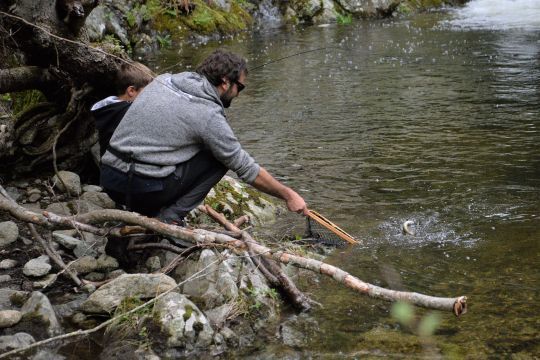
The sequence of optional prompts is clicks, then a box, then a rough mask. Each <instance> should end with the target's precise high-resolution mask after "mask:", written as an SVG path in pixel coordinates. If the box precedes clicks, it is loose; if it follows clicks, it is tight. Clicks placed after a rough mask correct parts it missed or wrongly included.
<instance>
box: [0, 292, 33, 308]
mask: <svg viewBox="0 0 540 360" xmlns="http://www.w3.org/2000/svg"><path fill="white" fill-rule="evenodd" d="M26 300H28V293H27V292H26V291H18V290H13V289H0V310H11V309H12V308H13V307H14V306H17V307H19V306H22V304H24V303H25V302H26Z"/></svg>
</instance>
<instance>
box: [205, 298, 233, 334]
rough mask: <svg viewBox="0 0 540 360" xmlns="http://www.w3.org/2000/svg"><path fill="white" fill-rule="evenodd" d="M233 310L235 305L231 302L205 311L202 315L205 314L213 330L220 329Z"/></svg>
mask: <svg viewBox="0 0 540 360" xmlns="http://www.w3.org/2000/svg"><path fill="white" fill-rule="evenodd" d="M234 310H235V305H234V304H233V303H232V302H231V303H226V304H223V305H221V306H218V307H216V308H213V309H210V310H206V311H205V312H204V313H205V314H206V317H207V318H208V321H210V325H211V326H212V327H213V328H214V329H221V328H222V327H223V326H224V325H225V322H226V321H227V319H228V318H229V317H230V315H231V314H232V313H233V312H234Z"/></svg>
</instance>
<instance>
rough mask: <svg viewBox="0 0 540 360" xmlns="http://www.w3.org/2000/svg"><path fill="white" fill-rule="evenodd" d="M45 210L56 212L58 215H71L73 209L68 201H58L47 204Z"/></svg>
mask: <svg viewBox="0 0 540 360" xmlns="http://www.w3.org/2000/svg"><path fill="white" fill-rule="evenodd" d="M45 211H48V212H51V213H54V214H56V215H64V216H70V215H71V210H70V207H69V204H68V203H67V202H57V203H52V204H49V206H47V208H46V209H45Z"/></svg>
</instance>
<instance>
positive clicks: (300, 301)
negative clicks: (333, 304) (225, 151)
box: [204, 205, 311, 311]
mask: <svg viewBox="0 0 540 360" xmlns="http://www.w3.org/2000/svg"><path fill="white" fill-rule="evenodd" d="M204 211H205V212H206V213H207V214H208V215H210V216H211V217H212V218H213V219H214V220H216V221H217V222H219V223H220V224H221V225H223V226H224V227H225V228H226V229H227V230H229V231H232V232H234V233H240V234H241V235H242V240H244V242H245V243H246V245H247V247H248V252H249V254H250V255H251V256H252V258H253V259H256V258H257V256H254V255H255V254H254V253H255V251H254V250H253V245H254V244H258V243H257V242H256V241H255V240H254V239H253V238H252V237H251V235H249V234H248V233H247V232H245V231H242V230H240V229H239V228H238V227H236V226H235V225H233V224H232V223H230V222H229V221H228V220H227V218H226V217H225V216H224V215H223V214H220V213H218V212H217V211H215V210H214V209H212V207H210V206H209V205H206V206H205V208H204ZM259 256H260V255H259ZM260 260H261V261H258V265H259V267H260V269H261V270H262V272H263V274H264V275H265V276H266V277H267V279H268V281H270V282H271V283H274V285H275V286H277V287H279V288H280V289H282V290H283V292H285V293H286V294H287V296H288V297H289V298H290V299H291V301H292V302H293V304H294V305H295V306H296V307H297V308H300V309H302V310H304V311H307V310H309V309H311V305H310V304H311V300H310V299H309V298H308V297H307V296H306V295H304V293H303V292H301V291H300V290H299V289H298V288H297V287H296V284H295V283H294V282H293V281H292V280H291V279H290V278H289V277H288V276H287V275H286V274H285V273H284V272H283V270H281V268H280V267H279V266H278V265H277V264H276V263H275V262H274V260H272V259H268V258H264V257H261V259H260ZM270 274H271V276H268V275H270Z"/></svg>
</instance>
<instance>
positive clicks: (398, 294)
mask: <svg viewBox="0 0 540 360" xmlns="http://www.w3.org/2000/svg"><path fill="white" fill-rule="evenodd" d="M6 204H8V206H7V208H6ZM21 208H22V207H21ZM22 209H24V208H22ZM0 210H7V211H9V212H10V214H11V215H12V216H14V217H16V218H18V219H19V220H23V221H28V220H27V219H29V220H30V221H28V222H34V221H35V222H36V223H39V224H40V225H41V224H44V226H46V227H49V228H50V227H53V226H52V223H50V222H48V221H47V219H46V218H45V217H44V216H43V215H40V214H36V213H34V212H31V211H29V210H26V209H24V210H21V209H18V208H14V206H13V204H11V203H10V202H9V200H7V199H6V198H4V197H0ZM17 215H19V216H20V217H19V216H17ZM70 218H71V219H72V220H74V221H76V222H77V223H83V224H98V223H104V222H108V221H121V222H124V223H127V224H131V225H139V226H142V227H145V228H147V229H149V230H152V231H154V232H156V233H160V234H162V235H166V236H172V237H175V238H180V239H182V240H185V241H188V242H191V243H193V244H200V245H208V244H212V243H217V244H222V245H226V246H229V247H230V248H232V249H235V250H236V251H240V252H242V251H246V250H248V249H247V245H246V243H245V242H244V241H242V240H238V239H235V238H233V237H231V236H228V235H225V234H218V233H215V232H211V231H207V230H202V229H194V230H190V229H185V228H182V227H179V226H176V225H170V224H165V223H162V222H160V221H158V220H156V219H151V218H147V217H145V216H142V215H139V214H137V213H132V212H126V211H122V210H112V209H107V210H95V211H91V212H88V213H86V214H81V215H76V216H73V217H70ZM252 250H253V251H254V253H256V254H258V255H261V256H264V257H267V258H270V259H274V260H277V261H279V262H281V263H283V264H291V265H294V266H297V267H300V268H304V269H308V270H312V271H314V272H317V273H321V274H324V275H327V276H329V277H331V278H333V279H334V280H336V281H338V282H339V283H341V284H343V285H345V286H346V287H348V288H350V289H352V290H354V291H356V292H358V293H360V294H363V295H368V296H370V297H373V298H376V299H382V300H385V301H408V302H409V303H411V304H413V305H416V306H421V307H425V308H430V309H438V310H445V311H452V312H453V313H454V314H455V315H456V316H459V315H462V314H464V313H465V312H466V311H467V298H466V297H465V296H459V297H455V298H443V297H434V296H428V295H423V294H419V293H414V292H405V291H394V290H389V289H385V288H381V287H379V286H375V285H372V284H369V283H366V282H364V281H362V280H360V279H358V278H357V277H355V276H353V275H351V274H349V273H347V272H346V271H343V270H341V269H339V268H337V267H335V266H332V265H329V264H326V263H324V262H322V261H318V260H315V259H309V258H304V257H301V256H298V255H294V254H290V253H287V252H284V251H280V250H272V249H269V248H267V247H265V246H262V245H259V244H256V243H254V244H253V247H252Z"/></svg>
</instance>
